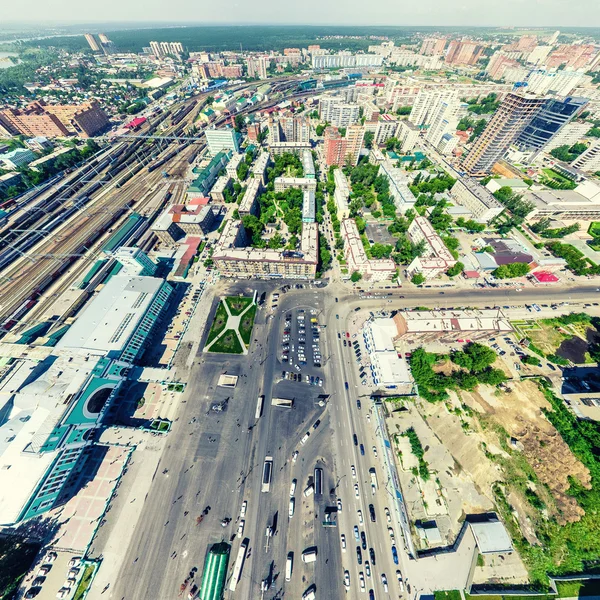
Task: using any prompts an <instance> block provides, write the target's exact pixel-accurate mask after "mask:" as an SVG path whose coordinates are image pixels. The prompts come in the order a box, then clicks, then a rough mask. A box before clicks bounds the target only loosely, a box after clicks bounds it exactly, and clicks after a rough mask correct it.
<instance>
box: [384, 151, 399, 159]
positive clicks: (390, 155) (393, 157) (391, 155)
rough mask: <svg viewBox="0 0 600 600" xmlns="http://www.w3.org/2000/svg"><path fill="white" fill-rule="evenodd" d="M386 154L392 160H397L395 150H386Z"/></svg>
mask: <svg viewBox="0 0 600 600" xmlns="http://www.w3.org/2000/svg"><path fill="white" fill-rule="evenodd" d="M387 155H388V156H389V157H390V158H391V159H392V160H398V159H399V158H400V157H399V156H398V155H397V154H396V153H395V152H388V153H387Z"/></svg>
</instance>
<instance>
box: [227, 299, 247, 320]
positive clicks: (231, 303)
mask: <svg viewBox="0 0 600 600" xmlns="http://www.w3.org/2000/svg"><path fill="white" fill-rule="evenodd" d="M225 302H227V306H228V307H229V310H230V311H231V314H232V315H233V316H234V317H237V315H239V314H241V313H243V312H244V310H245V309H246V307H248V306H249V305H250V304H252V298H245V297H244V296H227V298H225Z"/></svg>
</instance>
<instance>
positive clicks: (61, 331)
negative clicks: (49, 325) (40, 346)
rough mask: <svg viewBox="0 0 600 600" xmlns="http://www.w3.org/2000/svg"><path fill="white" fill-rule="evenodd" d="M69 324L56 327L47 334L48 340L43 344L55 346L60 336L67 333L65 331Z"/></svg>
mask: <svg viewBox="0 0 600 600" xmlns="http://www.w3.org/2000/svg"><path fill="white" fill-rule="evenodd" d="M69 327H70V325H65V326H64V327H61V328H60V329H57V330H56V331H55V332H54V333H51V334H50V335H49V336H48V341H47V342H46V343H45V344H44V346H56V344H58V342H59V340H60V338H61V337H62V336H63V335H65V333H67V331H68V330H69Z"/></svg>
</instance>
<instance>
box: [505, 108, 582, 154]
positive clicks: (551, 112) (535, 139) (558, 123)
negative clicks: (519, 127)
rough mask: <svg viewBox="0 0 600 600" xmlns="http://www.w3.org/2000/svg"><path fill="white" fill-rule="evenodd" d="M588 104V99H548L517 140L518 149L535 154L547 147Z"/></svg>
mask: <svg viewBox="0 0 600 600" xmlns="http://www.w3.org/2000/svg"><path fill="white" fill-rule="evenodd" d="M587 103H588V101H587V99H586V98H572V97H569V98H564V99H560V98H550V99H548V100H547V101H546V103H545V104H544V105H543V106H542V108H541V109H540V111H539V112H538V113H537V114H536V115H535V117H533V119H532V120H531V122H530V123H529V124H528V125H527V126H526V127H525V129H523V131H522V132H521V134H520V135H519V137H518V138H517V140H516V145H517V147H518V148H519V150H522V151H534V152H537V151H538V150H541V149H542V148H544V147H546V146H547V145H548V143H549V142H551V140H552V139H553V138H554V137H555V136H556V135H557V134H558V132H559V131H560V130H561V129H562V127H564V125H566V124H567V123H568V122H569V121H571V119H573V118H575V117H576V116H577V115H578V114H579V113H581V112H582V111H583V109H584V107H585V106H586V105H587Z"/></svg>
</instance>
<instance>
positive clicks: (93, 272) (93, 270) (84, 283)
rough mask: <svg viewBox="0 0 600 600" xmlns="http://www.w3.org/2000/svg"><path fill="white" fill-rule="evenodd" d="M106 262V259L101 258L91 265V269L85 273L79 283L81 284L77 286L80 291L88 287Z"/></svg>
mask: <svg viewBox="0 0 600 600" xmlns="http://www.w3.org/2000/svg"><path fill="white" fill-rule="evenodd" d="M107 260H108V259H107V258H101V259H100V260H97V261H96V262H95V263H94V264H93V266H92V268H91V269H90V270H89V271H88V272H87V273H86V275H85V277H84V278H83V280H82V281H81V284H80V286H79V288H80V289H83V288H85V287H87V286H88V284H89V283H90V281H91V280H92V279H93V278H94V276H95V275H96V273H97V272H98V271H99V270H100V269H101V268H102V267H103V266H104V264H105V263H106V261H107Z"/></svg>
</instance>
